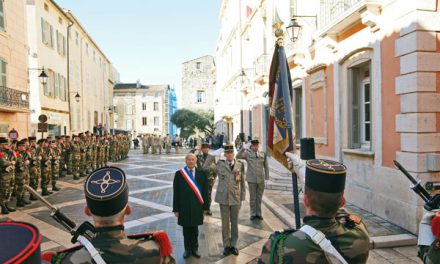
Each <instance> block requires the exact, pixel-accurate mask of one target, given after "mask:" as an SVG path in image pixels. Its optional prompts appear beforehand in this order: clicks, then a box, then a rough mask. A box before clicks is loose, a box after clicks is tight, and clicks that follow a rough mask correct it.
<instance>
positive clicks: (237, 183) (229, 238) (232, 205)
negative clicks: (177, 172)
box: [215, 144, 246, 256]
mask: <svg viewBox="0 0 440 264" xmlns="http://www.w3.org/2000/svg"><path fill="white" fill-rule="evenodd" d="M224 149H225V154H224V155H225V158H221V159H220V160H219V161H218V162H217V165H216V173H217V176H218V185H217V192H216V194H215V201H216V202H217V203H219V204H220V215H221V218H222V238H223V247H224V250H223V255H225V256H227V255H229V254H231V253H232V254H234V255H238V248H237V242H238V214H239V212H240V207H241V203H242V201H244V199H245V195H246V186H245V169H244V164H243V162H241V161H239V160H236V159H235V154H234V146H233V145H232V144H226V145H225V147H224Z"/></svg>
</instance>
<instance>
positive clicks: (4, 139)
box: [0, 137, 8, 144]
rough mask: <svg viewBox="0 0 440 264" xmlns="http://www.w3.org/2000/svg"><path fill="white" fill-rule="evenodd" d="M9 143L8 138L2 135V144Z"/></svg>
mask: <svg viewBox="0 0 440 264" xmlns="http://www.w3.org/2000/svg"><path fill="white" fill-rule="evenodd" d="M5 143H6V144H7V143H8V139H7V138H5V137H0V144H5Z"/></svg>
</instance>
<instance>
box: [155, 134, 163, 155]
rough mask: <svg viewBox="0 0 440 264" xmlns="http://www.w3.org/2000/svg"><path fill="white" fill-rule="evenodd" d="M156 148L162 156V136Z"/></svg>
mask: <svg viewBox="0 0 440 264" xmlns="http://www.w3.org/2000/svg"><path fill="white" fill-rule="evenodd" d="M156 148H157V149H158V150H159V155H162V136H159V138H158V139H157V146H156Z"/></svg>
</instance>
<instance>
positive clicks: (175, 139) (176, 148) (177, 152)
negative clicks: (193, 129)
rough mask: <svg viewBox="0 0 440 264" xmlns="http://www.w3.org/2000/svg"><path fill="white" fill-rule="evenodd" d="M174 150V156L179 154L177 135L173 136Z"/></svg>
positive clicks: (178, 138)
mask: <svg viewBox="0 0 440 264" xmlns="http://www.w3.org/2000/svg"><path fill="white" fill-rule="evenodd" d="M173 142H174V149H175V150H176V154H179V147H180V137H179V135H177V134H176V135H175V136H174V140H173Z"/></svg>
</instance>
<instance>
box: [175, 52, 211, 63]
mask: <svg viewBox="0 0 440 264" xmlns="http://www.w3.org/2000/svg"><path fill="white" fill-rule="evenodd" d="M206 57H211V58H212V61H214V56H212V55H210V54H208V55H204V56H200V57H197V58H195V59H190V60H187V61H184V62H182V64H185V63H188V62H193V61H196V60H200V59H202V58H206Z"/></svg>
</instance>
